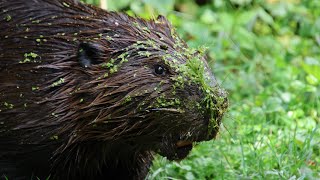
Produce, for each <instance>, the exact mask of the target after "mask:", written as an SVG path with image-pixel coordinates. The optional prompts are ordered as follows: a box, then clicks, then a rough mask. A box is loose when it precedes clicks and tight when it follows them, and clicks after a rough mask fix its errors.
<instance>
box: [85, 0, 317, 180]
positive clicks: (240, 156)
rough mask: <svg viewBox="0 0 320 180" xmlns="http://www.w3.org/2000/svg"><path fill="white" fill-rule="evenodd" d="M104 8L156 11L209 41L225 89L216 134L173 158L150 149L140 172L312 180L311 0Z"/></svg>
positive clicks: (122, 2)
mask: <svg viewBox="0 0 320 180" xmlns="http://www.w3.org/2000/svg"><path fill="white" fill-rule="evenodd" d="M87 2H90V3H94V2H93V1H89V0H87ZM95 3H96V4H99V3H98V2H95ZM108 9H109V10H115V11H125V12H127V13H128V14H130V15H138V16H140V17H144V18H155V17H156V16H157V15H158V14H163V15H165V16H166V17H167V18H168V19H169V20H170V21H171V22H172V24H173V25H174V26H175V27H176V28H177V30H178V32H179V34H180V35H181V36H182V37H183V38H184V39H185V40H186V41H187V43H188V44H189V46H192V47H197V46H202V45H205V46H207V47H209V49H208V55H209V57H210V59H211V60H210V64H211V67H212V70H213V72H214V73H215V75H216V76H217V77H218V79H220V82H221V85H222V87H224V88H226V89H227V90H228V91H229V96H230V105H231V107H230V111H229V112H228V114H227V115H226V117H225V118H224V123H223V125H222V127H221V133H220V135H219V137H218V138H217V139H216V140H215V141H211V142H205V143H201V144H199V145H198V146H197V147H196V148H194V150H193V151H192V153H191V154H190V156H189V157H188V158H187V159H185V160H183V161H181V162H169V161H167V160H166V159H165V158H162V157H157V158H156V160H155V161H154V166H153V167H152V170H151V172H150V175H149V179H292V180H293V179H318V178H320V131H319V123H320V97H319V96H320V1H319V0H196V1H192V0H161V1H157V0H138V1H133V0H117V1H116V0H108Z"/></svg>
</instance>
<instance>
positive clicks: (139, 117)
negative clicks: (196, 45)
mask: <svg viewBox="0 0 320 180" xmlns="http://www.w3.org/2000/svg"><path fill="white" fill-rule="evenodd" d="M177 41H179V42H180V41H181V40H180V39H179V38H178V37H175V36H174V34H173V33H172V27H171V25H170V24H169V22H168V21H167V20H166V19H165V18H164V17H161V16H160V17H159V18H158V19H157V20H143V19H140V18H133V17H129V16H128V15H126V14H122V13H115V12H106V11H103V10H101V9H98V8H95V7H93V6H90V5H85V4H82V3H80V2H78V1H73V0H14V1H9V0H0V175H2V174H4V175H6V176H7V177H9V179H30V178H36V177H39V178H41V179H43V178H46V177H48V176H50V179H108V178H110V179H114V178H117V179H143V178H145V176H146V175H147V172H148V168H149V166H150V164H151V161H152V154H153V152H158V153H160V154H162V155H164V156H167V157H168V158H169V159H182V158H184V157H185V156H186V155H187V153H188V152H189V150H190V149H187V150H186V152H184V151H181V152H180V150H179V149H178V148H177V147H176V143H177V141H179V140H188V141H203V140H208V139H212V138H214V137H215V136H216V133H217V132H218V128H219V127H215V129H214V131H212V132H211V133H210V134H208V123H209V122H208V121H209V115H208V114H207V113H206V112H207V110H205V111H204V112H199V110H198V109H197V108H195V107H190V106H187V104H188V103H189V101H195V102H200V101H201V100H202V99H203V98H204V92H202V91H201V89H199V87H198V85H197V84H189V85H185V86H184V87H183V88H177V87H174V86H173V84H174V80H173V79H174V78H173V77H176V76H178V75H179V72H178V71H176V70H174V69H171V67H169V66H168V65H166V64H165V63H164V62H163V60H162V57H163V56H165V55H166V54H170V55H171V57H176V59H177V60H178V62H177V63H178V64H185V63H186V61H187V60H188V59H187V57H184V56H176V55H175V54H176V53H177V52H180V51H183V50H184V49H185V48H187V46H186V45H185V44H184V43H182V45H180V46H176V44H177V43H178V42H177ZM141 44H142V46H139V45H141ZM87 45H88V46H89V55H90V53H93V55H92V56H91V57H89V60H92V62H90V64H89V65H88V67H87V66H84V64H85V63H87V62H81V61H80V60H79V56H80V55H79V54H80V53H81V51H83V49H82V48H85V49H84V50H85V51H86V50H87V49H86V47H87ZM90 48H91V49H90ZM141 52H142V53H141ZM145 52H149V53H150V54H146V53H145ZM124 53H125V55H126V58H127V62H124V63H123V64H121V65H120V63H121V58H119V56H120V57H121V55H123V54H124ZM127 55H129V56H127ZM111 61H114V62H113V63H114V64H113V65H119V67H117V68H118V69H117V71H116V72H114V73H110V71H108V69H106V68H105V66H104V65H103V63H108V62H109V63H110V62H111ZM156 64H160V65H162V66H164V67H166V70H167V71H166V74H165V75H164V76H159V75H157V74H155V72H154V65H156ZM109 70H110V69H109ZM207 71H208V70H207ZM212 86H214V87H218V85H217V84H216V82H215V80H214V79H212ZM173 91H174V93H173ZM222 91H223V90H221V93H219V94H217V96H223V97H224V96H225V94H224V93H223V92H222ZM158 97H164V99H166V100H167V101H169V100H170V101H171V100H175V99H180V100H181V104H182V105H180V106H181V107H180V109H177V108H174V107H171V106H168V107H166V108H155V106H154V104H156V103H157V101H158V99H157V98H158ZM128 99H129V100H128ZM219 107H220V105H219ZM206 108H207V107H203V109H206ZM221 108H222V109H225V108H226V106H225V105H224V106H222V105H221ZM208 111H209V110H208ZM221 117H222V114H219V113H217V116H216V119H217V121H218V124H219V123H220V120H221Z"/></svg>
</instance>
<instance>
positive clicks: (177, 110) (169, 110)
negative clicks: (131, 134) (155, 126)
mask: <svg viewBox="0 0 320 180" xmlns="http://www.w3.org/2000/svg"><path fill="white" fill-rule="evenodd" d="M148 110H149V111H162V112H173V113H184V111H183V110H181V109H175V108H153V109H148Z"/></svg>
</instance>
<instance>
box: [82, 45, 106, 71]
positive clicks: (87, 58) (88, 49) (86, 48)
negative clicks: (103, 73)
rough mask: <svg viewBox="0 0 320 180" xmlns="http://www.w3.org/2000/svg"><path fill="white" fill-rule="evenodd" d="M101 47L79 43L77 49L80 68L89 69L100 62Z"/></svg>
mask: <svg viewBox="0 0 320 180" xmlns="http://www.w3.org/2000/svg"><path fill="white" fill-rule="evenodd" d="M102 49H103V48H102V46H101V45H99V44H96V43H89V42H81V43H80V44H79V48H78V60H79V63H80V65H81V66H82V67H85V68H87V67H90V66H91V65H94V64H99V63H101V62H102V58H101V57H102V55H103V50H102Z"/></svg>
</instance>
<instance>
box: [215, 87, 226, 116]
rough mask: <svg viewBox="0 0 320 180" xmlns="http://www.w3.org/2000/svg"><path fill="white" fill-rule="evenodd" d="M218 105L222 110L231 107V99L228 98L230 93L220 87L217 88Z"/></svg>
mask: <svg viewBox="0 0 320 180" xmlns="http://www.w3.org/2000/svg"><path fill="white" fill-rule="evenodd" d="M216 93H217V94H216V95H217V100H216V103H217V106H218V107H219V109H220V110H222V112H224V110H226V109H227V108H228V107H229V99H228V93H227V91H226V90H224V89H222V88H220V87H218V88H217V92H216Z"/></svg>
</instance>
